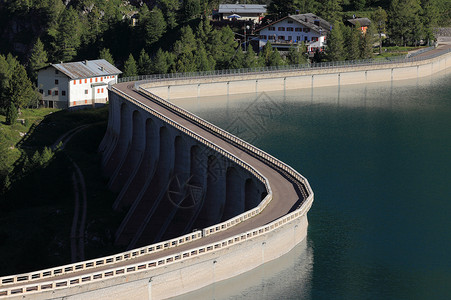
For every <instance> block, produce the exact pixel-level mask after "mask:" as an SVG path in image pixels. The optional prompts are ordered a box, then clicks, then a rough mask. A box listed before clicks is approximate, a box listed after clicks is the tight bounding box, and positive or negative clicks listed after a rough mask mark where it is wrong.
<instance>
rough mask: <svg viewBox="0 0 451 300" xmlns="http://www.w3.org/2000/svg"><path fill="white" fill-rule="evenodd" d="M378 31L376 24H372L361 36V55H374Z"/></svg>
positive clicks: (370, 56)
mask: <svg viewBox="0 0 451 300" xmlns="http://www.w3.org/2000/svg"><path fill="white" fill-rule="evenodd" d="M375 34H376V31H375V29H374V25H373V24H370V25H369V26H368V28H367V30H366V33H365V34H363V35H362V36H361V46H360V57H361V58H363V59H365V58H372V57H373V46H374V43H375V42H376V39H375Z"/></svg>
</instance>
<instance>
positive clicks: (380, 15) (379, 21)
mask: <svg viewBox="0 0 451 300" xmlns="http://www.w3.org/2000/svg"><path fill="white" fill-rule="evenodd" d="M372 20H373V22H374V25H375V27H376V31H377V34H378V35H379V54H380V53H382V34H385V24H386V22H387V13H386V12H385V10H383V9H382V8H381V7H380V6H379V7H378V8H377V10H376V11H375V12H374V13H373V15H372Z"/></svg>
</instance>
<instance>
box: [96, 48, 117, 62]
mask: <svg viewBox="0 0 451 300" xmlns="http://www.w3.org/2000/svg"><path fill="white" fill-rule="evenodd" d="M99 58H100V59H104V60H106V61H107V62H109V63H110V64H112V65H113V66H114V59H113V55H111V53H110V49H108V48H103V49H102V50H100V53H99Z"/></svg>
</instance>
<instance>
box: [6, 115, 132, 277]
mask: <svg viewBox="0 0 451 300" xmlns="http://www.w3.org/2000/svg"><path fill="white" fill-rule="evenodd" d="M107 119H108V109H107V107H105V108H100V109H88V110H79V111H59V112H55V113H52V114H51V115H49V116H47V117H46V118H45V119H44V120H43V121H42V122H41V123H40V124H39V125H37V126H36V127H35V128H32V130H30V131H29V134H28V135H27V136H26V137H24V139H22V140H21V141H20V142H19V143H18V145H17V146H18V147H20V149H21V150H22V157H21V159H19V160H18V161H17V162H16V164H15V165H14V171H13V172H12V174H11V179H12V184H11V188H10V190H9V191H8V192H7V193H5V194H4V195H1V198H0V241H1V242H0V276H3V275H9V274H17V273H23V272H30V271H33V270H37V269H43V268H48V267H53V266H57V265H62V264H67V263H71V261H70V259H71V253H70V232H71V226H72V219H73V215H74V206H75V203H74V199H75V197H74V190H73V186H72V172H73V164H72V161H71V160H73V161H74V162H75V163H77V164H78V166H79V167H80V169H81V171H82V173H83V174H84V177H85V181H86V190H87V219H86V227H85V255H86V257H85V258H86V259H89V258H94V257H98V256H102V255H107V254H111V253H114V252H117V251H121V250H123V249H118V248H116V247H114V246H113V234H112V233H114V231H115V230H116V227H117V226H118V225H119V223H120V220H121V218H122V217H123V216H120V215H118V214H117V213H115V212H114V211H113V210H112V208H111V207H112V203H113V201H114V199H115V195H113V194H112V193H111V192H110V191H109V190H108V189H107V188H106V184H107V179H105V178H103V177H102V172H101V165H100V155H99V154H98V153H97V147H98V145H99V144H100V141H101V140H102V138H103V136H104V133H105V129H106V124H107ZM83 124H93V125H91V126H89V127H87V128H86V129H84V130H82V131H80V132H79V133H77V134H76V135H75V136H74V137H73V138H72V140H70V141H69V142H68V143H67V145H66V148H65V149H64V150H63V151H60V152H56V153H55V155H54V157H53V158H52V160H51V161H50V162H49V164H48V165H46V167H43V168H39V167H38V168H33V169H30V170H27V169H26V166H27V163H26V161H27V160H28V161H29V160H30V159H31V157H32V155H33V154H34V153H35V152H36V151H39V152H42V149H43V148H44V147H50V146H51V145H52V144H53V143H54V142H55V141H56V140H57V139H58V137H60V136H61V135H63V134H64V133H65V132H67V131H69V130H71V129H73V128H76V127H78V126H80V125H83ZM77 230H78V229H77Z"/></svg>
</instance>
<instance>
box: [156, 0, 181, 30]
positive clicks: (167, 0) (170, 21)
mask: <svg viewBox="0 0 451 300" xmlns="http://www.w3.org/2000/svg"><path fill="white" fill-rule="evenodd" d="M159 5H160V7H161V11H162V13H163V15H164V18H165V20H166V23H167V26H168V28H169V29H174V28H175V27H177V11H178V9H179V2H178V1H177V0H160V1H159Z"/></svg>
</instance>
